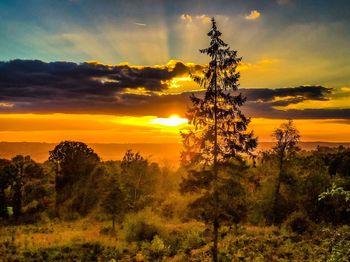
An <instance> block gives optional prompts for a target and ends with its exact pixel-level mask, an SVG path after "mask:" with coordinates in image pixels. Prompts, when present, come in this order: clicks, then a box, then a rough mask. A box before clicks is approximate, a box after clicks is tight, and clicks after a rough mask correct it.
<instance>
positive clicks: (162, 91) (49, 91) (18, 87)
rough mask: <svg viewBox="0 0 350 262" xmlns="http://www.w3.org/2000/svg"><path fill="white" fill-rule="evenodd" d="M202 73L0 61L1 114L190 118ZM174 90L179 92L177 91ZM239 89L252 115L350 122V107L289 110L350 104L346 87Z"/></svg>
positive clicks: (178, 65)
mask: <svg viewBox="0 0 350 262" xmlns="http://www.w3.org/2000/svg"><path fill="white" fill-rule="evenodd" d="M202 69H203V67H202V66H201V65H197V64H193V63H183V62H180V61H170V62H169V63H167V64H165V65H157V66H131V65H128V64H118V65H105V64H101V63H98V62H89V63H82V64H76V63H72V62H51V63H46V62H43V61H39V60H12V61H8V62H0V112H1V113H79V114H82V113H88V114H110V115H135V116H142V115H156V116H169V115H170V114H173V113H178V114H180V115H182V116H184V115H185V113H186V110H187V107H188V106H189V105H190V103H189V96H190V94H191V93H192V91H191V92H189V91H186V90H196V85H195V84H194V83H193V86H191V83H190V82H186V81H188V72H189V71H197V72H198V71H201V70H202ZM175 80H176V81H175ZM180 80H184V81H185V82H186V85H188V89H186V88H184V89H181V87H176V86H177V85H181V81H180ZM174 81H175V82H176V83H175V82H174ZM174 86H175V88H179V92H174V91H172V90H173V88H174ZM180 90H181V91H180ZM197 90H198V88H197ZM239 91H240V92H242V94H243V95H244V96H246V97H247V98H248V100H247V103H246V104H245V106H244V108H243V109H244V111H245V112H247V114H248V115H250V116H252V117H268V118H307V119H308V118H334V119H343V118H344V119H350V112H349V111H350V109H347V108H346V107H345V108H334V107H333V108H302V109H300V108H288V106H291V105H300V104H302V103H306V102H310V101H316V102H317V101H319V102H320V103H326V102H329V101H332V100H333V99H345V100H346V99H347V98H346V97H350V92H349V90H348V88H346V87H343V88H337V89H331V88H327V87H323V86H316V85H315V86H298V87H287V88H275V89H271V88H240V89H239ZM193 92H195V93H196V94H197V95H201V94H203V91H193Z"/></svg>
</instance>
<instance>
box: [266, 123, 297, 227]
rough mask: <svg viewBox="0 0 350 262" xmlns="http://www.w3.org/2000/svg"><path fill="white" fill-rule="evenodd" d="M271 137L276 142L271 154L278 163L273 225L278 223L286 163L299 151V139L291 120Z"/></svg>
mask: <svg viewBox="0 0 350 262" xmlns="http://www.w3.org/2000/svg"><path fill="white" fill-rule="evenodd" d="M273 137H274V138H275V140H276V145H275V146H274V148H273V153H274V155H275V156H276V158H277V161H278V175H277V177H276V184H275V190H274V196H273V211H272V212H273V218H274V223H277V222H280V221H278V212H279V210H278V204H279V203H278V201H279V198H280V188H281V183H282V181H284V180H285V179H286V163H287V162H288V161H290V160H291V159H292V158H293V157H294V156H295V154H296V152H297V151H298V150H299V148H298V146H297V144H298V142H299V139H300V135H299V131H298V130H297V129H296V128H295V126H294V123H293V121H292V120H289V121H288V122H286V123H283V124H282V125H281V127H280V128H277V129H275V130H274V132H273Z"/></svg>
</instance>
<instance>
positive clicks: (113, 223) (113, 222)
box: [112, 215, 115, 232]
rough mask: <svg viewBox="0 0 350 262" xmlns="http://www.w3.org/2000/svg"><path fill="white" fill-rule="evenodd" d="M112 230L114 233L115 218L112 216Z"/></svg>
mask: <svg viewBox="0 0 350 262" xmlns="http://www.w3.org/2000/svg"><path fill="white" fill-rule="evenodd" d="M112 229H113V232H114V230H115V216H114V215H113V216H112Z"/></svg>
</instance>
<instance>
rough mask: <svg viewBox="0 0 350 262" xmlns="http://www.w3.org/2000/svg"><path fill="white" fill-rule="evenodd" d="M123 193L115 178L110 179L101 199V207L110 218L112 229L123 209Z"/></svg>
mask: <svg viewBox="0 0 350 262" xmlns="http://www.w3.org/2000/svg"><path fill="white" fill-rule="evenodd" d="M123 202H124V194H123V192H122V191H121V190H120V187H119V185H118V182H117V180H116V179H111V181H110V183H109V188H108V189H107V194H106V196H105V197H104V199H103V201H102V208H103V209H104V211H105V212H106V213H107V214H109V215H110V216H111V218H112V229H113V231H114V230H115V220H116V217H117V215H118V214H121V213H122V212H123V211H124V206H125V205H124V203H123Z"/></svg>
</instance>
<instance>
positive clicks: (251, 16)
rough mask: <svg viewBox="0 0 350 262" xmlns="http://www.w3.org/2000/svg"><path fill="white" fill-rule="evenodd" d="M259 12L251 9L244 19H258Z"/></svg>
mask: <svg viewBox="0 0 350 262" xmlns="http://www.w3.org/2000/svg"><path fill="white" fill-rule="evenodd" d="M260 15H261V13H260V12H259V11H258V10H252V11H250V14H249V15H246V16H245V19H247V20H255V19H258V18H259V17H260Z"/></svg>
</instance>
